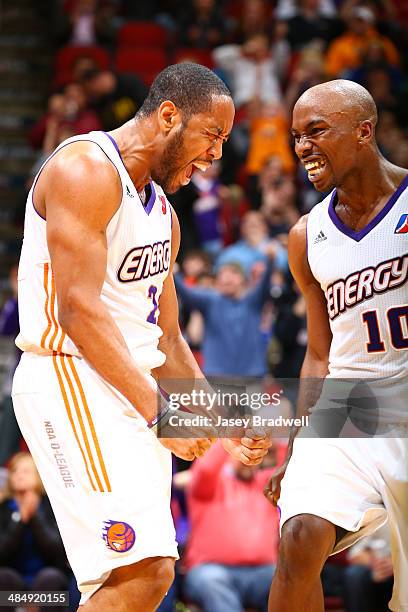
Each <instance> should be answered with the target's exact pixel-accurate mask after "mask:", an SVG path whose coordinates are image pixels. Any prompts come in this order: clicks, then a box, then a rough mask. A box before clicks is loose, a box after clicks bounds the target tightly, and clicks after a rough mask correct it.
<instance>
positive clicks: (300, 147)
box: [295, 134, 312, 159]
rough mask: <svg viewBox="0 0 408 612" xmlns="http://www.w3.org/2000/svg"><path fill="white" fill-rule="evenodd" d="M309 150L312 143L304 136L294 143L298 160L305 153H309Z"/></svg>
mask: <svg viewBox="0 0 408 612" xmlns="http://www.w3.org/2000/svg"><path fill="white" fill-rule="evenodd" d="M311 148H312V143H311V142H310V140H309V139H308V137H307V136H306V135H305V134H302V135H301V136H299V137H298V139H297V141H296V142H295V153H296V155H297V156H298V157H299V158H300V159H302V157H304V156H305V154H306V153H308V152H310V150H311Z"/></svg>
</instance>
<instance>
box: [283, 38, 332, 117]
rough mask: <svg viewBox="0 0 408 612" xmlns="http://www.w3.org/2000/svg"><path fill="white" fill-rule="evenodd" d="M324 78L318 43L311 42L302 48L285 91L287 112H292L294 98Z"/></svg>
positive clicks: (297, 97) (322, 81)
mask: <svg viewBox="0 0 408 612" xmlns="http://www.w3.org/2000/svg"><path fill="white" fill-rule="evenodd" d="M326 79H327V77H326V73H325V68H324V57H323V54H322V51H321V48H320V45H316V44H312V45H309V46H308V47H305V48H304V49H302V51H301V52H300V55H299V56H298V62H297V65H296V67H295V69H294V71H293V73H292V75H291V78H290V80H289V83H288V87H287V90H286V93H285V100H286V108H287V110H288V112H289V113H291V112H292V110H293V107H294V105H295V102H296V100H298V99H299V98H300V96H301V95H302V93H304V92H305V91H306V89H309V87H313V86H314V85H319V83H324V81H326Z"/></svg>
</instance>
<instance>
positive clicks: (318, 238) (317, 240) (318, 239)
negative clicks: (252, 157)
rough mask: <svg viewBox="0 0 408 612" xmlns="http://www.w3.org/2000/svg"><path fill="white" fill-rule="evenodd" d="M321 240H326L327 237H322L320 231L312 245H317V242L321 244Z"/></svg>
mask: <svg viewBox="0 0 408 612" xmlns="http://www.w3.org/2000/svg"><path fill="white" fill-rule="evenodd" d="M323 240H327V236H325V235H324V233H323V230H320V232H319V233H318V234H317V236H316V238H315V239H314V240H313V244H318V243H319V242H323Z"/></svg>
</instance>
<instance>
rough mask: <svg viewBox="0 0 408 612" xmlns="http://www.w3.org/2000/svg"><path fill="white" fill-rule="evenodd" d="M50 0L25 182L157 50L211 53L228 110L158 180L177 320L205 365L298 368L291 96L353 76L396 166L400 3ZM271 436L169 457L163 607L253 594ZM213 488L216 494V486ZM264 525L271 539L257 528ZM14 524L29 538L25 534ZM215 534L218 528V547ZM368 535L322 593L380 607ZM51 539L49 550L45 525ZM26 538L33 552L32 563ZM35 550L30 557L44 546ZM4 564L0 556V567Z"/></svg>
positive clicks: (247, 371) (121, 94)
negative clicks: (202, 149)
mask: <svg viewBox="0 0 408 612" xmlns="http://www.w3.org/2000/svg"><path fill="white" fill-rule="evenodd" d="M49 9H50V13H49V15H48V19H49V20H50V44H53V45H55V49H56V52H55V53H56V60H55V69H54V74H53V79H52V82H51V84H50V90H49V98H48V101H47V105H46V108H45V109H44V115H43V116H42V117H41V118H40V119H39V120H38V121H37V122H36V123H35V124H34V125H32V126H31V127H30V130H29V136H28V138H29V142H30V144H31V146H32V147H33V149H35V150H36V151H37V153H38V156H37V162H36V163H35V165H34V167H33V168H32V171H31V173H30V176H29V177H27V188H30V186H31V184H32V181H33V178H34V176H35V174H36V173H37V172H38V170H39V168H40V166H41V164H42V163H43V162H44V160H45V159H46V158H47V157H48V155H49V154H50V153H51V152H52V151H53V150H54V149H55V147H56V146H57V145H58V144H60V143H61V142H62V141H63V140H65V139H66V138H68V137H70V136H73V135H75V134H81V133H86V132H89V131H92V130H100V129H102V130H105V131H108V130H111V129H114V128H116V127H118V126H119V125H121V124H122V123H124V122H125V121H127V120H129V119H131V118H132V117H133V116H134V115H135V113H136V112H137V110H138V108H139V107H140V105H141V103H142V101H143V99H144V97H145V95H146V92H147V91H148V87H149V85H150V84H151V82H152V80H153V78H154V76H155V74H156V73H157V72H158V71H159V70H160V69H162V68H164V67H165V66H166V65H167V64H169V63H174V62H178V61H197V62H199V63H203V64H205V65H207V66H208V67H210V68H212V69H213V70H214V71H215V72H216V73H217V74H218V75H219V76H220V77H221V78H222V79H223V80H224V81H225V82H226V83H227V85H228V87H229V88H230V90H231V93H232V96H233V99H234V102H235V106H236V119H235V125H234V128H233V131H232V134H231V137H230V139H229V141H228V142H227V143H226V144H225V145H224V152H223V158H222V160H221V161H220V162H216V163H214V164H213V166H212V167H211V169H209V170H208V171H207V172H206V173H202V172H200V171H199V170H197V171H196V172H195V173H194V174H193V176H192V179H191V182H190V184H189V185H188V186H187V187H184V188H183V189H182V190H180V191H179V192H178V193H177V194H174V195H173V196H170V200H171V202H172V204H173V205H174V208H175V210H176V211H177V214H178V216H179V219H180V225H181V231H182V240H181V248H180V255H179V260H178V270H177V273H176V276H175V282H176V287H177V290H178V294H179V298H180V321H181V325H182V329H183V333H184V334H185V336H186V338H187V340H188V342H189V344H190V346H191V347H192V349H193V351H194V354H195V355H196V358H197V360H198V362H199V363H200V365H201V366H202V368H203V370H204V372H205V373H206V374H207V375H208V376H216V377H228V378H234V377H240V378H241V379H242V378H245V379H255V378H257V379H262V380H263V381H264V382H263V384H265V385H273V381H274V380H275V379H276V378H286V379H290V378H296V377H297V376H298V375H299V371H300V367H301V363H302V359H303V356H304V351H305V347H306V342H307V337H306V329H305V306H304V301H303V298H302V297H301V296H300V294H299V292H298V290H297V288H296V286H295V284H294V282H293V279H292V277H291V274H290V271H289V268H288V261H287V237H288V231H289V229H290V228H291V227H292V226H293V225H294V223H295V222H296V221H297V219H298V218H299V217H300V216H301V215H303V214H305V213H307V212H308V211H309V210H310V209H311V208H312V207H313V206H314V205H315V204H316V203H317V202H318V201H319V200H320V199H321V197H322V196H321V194H318V193H317V192H316V191H315V190H314V189H313V187H312V186H311V185H310V183H309V182H308V180H307V175H306V173H305V170H304V169H303V167H302V166H300V165H299V164H298V163H297V161H296V159H295V157H294V154H293V147H292V143H291V137H290V116H291V111H292V108H293V105H294V103H295V102H296V100H297V98H298V97H299V96H300V95H301V94H302V93H303V92H304V91H305V90H306V89H307V88H309V87H310V86H313V85H316V84H318V83H323V82H324V81H326V80H330V79H334V78H347V79H351V80H354V81H356V82H358V83H360V84H362V85H363V86H365V87H366V88H367V89H368V90H369V91H370V92H371V94H372V96H373V98H374V100H375V102H376V104H377V107H378V110H379V122H378V126H377V138H378V143H379V146H380V148H381V151H382V152H383V153H384V155H385V156H386V157H387V158H388V159H390V160H391V161H392V162H394V163H396V164H398V165H400V166H404V167H407V166H408V78H407V76H406V70H405V69H406V67H407V61H408V27H407V25H408V8H407V4H406V2H405V1H404V0H362V1H361V0H344V1H340V0H276V1H274V0H271V1H268V0H190V2H183V1H182V0H163V1H161V0H149V1H146V2H139V1H138V2H136V1H132V0H64V1H62V0H60V2H51V3H49ZM10 278H11V283H10V286H11V290H10V293H11V294H12V295H11V296H10V299H9V300H8V301H7V302H6V303H5V304H4V306H3V312H2V315H1V317H0V333H1V334H2V335H15V334H16V332H17V326H18V323H17V318H16V313H17V302H16V295H15V269H13V270H12V271H11V275H10ZM10 367H11V370H12V369H13V367H14V364H11V366H10ZM288 395H289V397H290V393H288ZM3 396H4V399H3V408H2V411H1V415H0V419H2V420H1V424H2V426H1V431H2V433H1V434H0V454H1V457H0V459H1V461H0V463H1V464H2V465H6V464H7V462H8V461H9V459H10V457H11V455H12V453H13V451H17V450H18V449H19V448H21V445H22V443H21V441H19V437H18V430H17V429H16V424H15V422H13V417H12V410H11V406H10V399H9V388H6V389H5V390H4V392H3ZM290 399H291V400H292V404H293V402H294V398H293V397H290ZM281 446H282V445H281V444H280V443H277V444H275V445H274V447H273V449H272V451H271V453H270V456H269V458H268V460H267V461H266V463H265V465H264V466H261V468H260V469H253V470H251V469H249V468H248V469H245V468H242V467H239V466H237V465H233V464H232V463H231V462H230V461H229V460H228V459H227V457H226V456H225V454H224V452H223V451H222V449H221V448H219V447H217V446H216V447H214V448H213V449H212V450H211V452H210V453H208V456H207V457H206V458H203V459H201V460H199V461H197V462H196V464H195V465H194V466H193V468H192V469H190V470H188V471H186V472H180V465H177V467H176V468H175V469H176V472H178V473H177V474H176V476H175V494H174V498H173V510H174V516H175V519H176V525H177V529H178V532H179V533H178V535H179V541H181V543H182V548H183V546H185V548H186V549H187V552H186V555H183V556H182V562H181V563H180V564H179V572H178V577H177V580H176V582H175V585H174V588H173V589H172V592H171V593H170V594H169V596H168V598H167V602H166V603H164V604H163V608H162V609H163V610H164V609H168V610H171V609H173V607H172V606H173V605H174V602H175V601H176V600H177V598H179V597H184V601H187V602H188V601H190V602H195V603H196V604H198V605H199V606H201V608H202V609H203V610H205V611H206V610H209V611H211V612H217V611H218V610H220V612H222V611H223V610H225V611H226V610H228V612H233V611H234V610H241V609H242V606H250V607H252V608H257V609H259V610H263V609H266V607H265V606H266V597H267V591H268V588H267V587H268V585H269V583H270V580H271V577H272V574H273V566H274V563H275V562H276V557H277V548H278V527H277V524H278V521H277V516H276V511H275V510H274V509H273V508H272V507H271V506H269V505H268V502H267V501H266V500H265V499H263V497H262V482H266V481H265V479H266V477H267V476H268V474H269V475H270V473H271V469H272V468H273V466H276V465H277V464H278V463H279V461H280V459H279V457H280V455H281V450H282V448H281ZM12 465H14V464H10V467H11V470H12V469H13V468H12ZM183 467H186V466H183ZM223 488H225V490H226V491H228V495H227V494H226V495H225V496H224V495H223V494H221V493H220V491H221V490H222V489H223ZM8 491H9V493H8V497H7V495H6V493H4V495H5V499H9V500H11V499H13V500H14V501H9V502H7V504H8V505H7V504H6V505H7V509H6V507H4V508H3V506H4V504H5V503H6V502H5V501H3V506H2V505H0V520H2V518H1V517H2V515H1V512H3V515H4V516H3V518H4V520H6V519H7V520H10V521H11V520H12V516H13V512H14V511H15V510H16V508H17V510H18V507H19V504H20V502H19V498H18V496H17V497H14V498H13V497H12V496H11V494H10V490H9V489H8ZM38 495H39V493H38ZM38 495H37V497H38ZM41 495H43V493H41ZM228 496H231V499H230V502H231V503H232V504H233V505H234V506H235V517H237V516H238V517H239V521H235V522H234V519H233V516H231V520H230V519H228V525H229V526H230V528H231V532H230V533H231V534H232V535H231V537H230V538H229V539H228V536H227V535H226V531H227V530H226V528H224V527H225V525H226V519H225V520H224V523H223V526H222V534H221V533H220V531H219V527H220V526H219V524H218V523H219V516H220V515H222V516H224V517H225V516H226V515H228V512H229V510H228V503H227V502H228V499H229V497H228ZM20 497H21V496H20ZM226 500H227V501H226ZM37 502H38V499H37ZM225 504H226V506H225ZM34 506H35V509H36V510H37V509H38V512H39V513H40V514H41V516H42V517H44V516H46V514H44V512H45V513H47V512H48V507H47V508H46V507H45V505H44V504H42V502H41V504H40V503H39V502H38V503H37V504H34V502H33V507H34ZM42 506H44V508H45V509H42ZM224 506H225V507H224ZM2 508H3V510H2ZM253 512H258V513H259V517H258V518H254V515H253ZM20 514H23V513H22V512H21V509H20ZM30 521H31V517H30V518H28V519H27V521H23V522H24V524H29V525H31V524H32V521H31V522H30ZM254 523H256V527H257V529H255V531H254V532H253V533H252V532H251V529H252V530H253V529H254ZM33 525H34V526H33V527H32V529H37V530H38V529H40V527H39V526H38V525H37V524H35V521H34V523H33ZM50 529H51V527H50ZM239 532H241V535H240V536H239ZM249 532H251V533H252V535H251V537H250V538H249V536H248V533H249ZM265 533H268V534H269V536H268V538H269V539H268V541H269V544H270V546H269V548H268V547H265V545H264V544H265V541H266V540H265V539H264V540H262V538H263V535H261V534H265ZM187 534H188V537H187ZM203 534H204V535H203ZM21 537H23V536H21ZM24 537H25V540H24V541H25V543H26V545H28V544H30V546H31V549H30V551H31V553H33V545H34V540H33V535H30V536H28V535H27V534H26V535H25V536H24ZM221 537H222V538H223V539H225V538H227V540H228V541H227V540H225V542H224V546H222V547H220V546H216V545H215V544H216V543H217V542H219V539H220V538H221ZM265 537H266V536H265ZM257 538H260V541H259V543H258V544H256V545H255V544H254V542H257ZM384 538H385V539H384ZM384 538H382V539H381V541H382V542H384V541H386V538H387V536H386V535H385V536H384ZM261 540H262V541H261ZM376 541H377V544H376V545H375V546H374V545H373V546H371V545H370V543H369V542H367V543H366V545H365V546H362V547H360V549H358V550H354V551H352V553H350V554H348V555H343V556H341V557H340V559H337V561H336V562H335V563H332V564H328V565H327V566H326V568H325V572H324V584H325V593H326V595H327V597H329V596H335V597H340V598H341V600H342V601H343V605H344V606H346V608H345V609H347V610H348V611H350V612H357V611H358V612H365V610H367V611H369V610H376V609H379V610H385V609H387V608H386V604H385V603H384V602H386V601H387V596H388V593H389V590H390V585H391V582H392V567H391V566H390V561H389V552H386V553H384V554H382V556H381V557H380V555H378V554H377V555H376V554H375V549H376V546H377V549H378V538H377V540H376ZM203 542H205V544H206V545H205V546H203ZM374 543H375V542H374ZM55 546H56V548H55V551H54V552H55V554H56V557H55V558H57V557H58V555H57V552H58V551H59V550H60V549H59V548H58V547H59V546H60V543H59V542H57V540H56V542H55ZM385 549H386V551H388V547H387V545H386V546H385ZM4 550H5V548H4V546H3V544H2V540H1V537H0V566H3V565H4V566H8V564H9V562H10V564H11V566H10V567H11V569H10V568H9V570H10V571H14V572H15V573H16V572H17V573H18V574H19V578H18V579H20V578H21V579H22V580H23V581H24V580H26V581H27V580H28V579H27V578H26V576H25V574H24V571H25V570H24V568H23V566H22V565H21V563H20V561H21V559H17V561H16V560H15V559H14V557H13V558H12V559H11V557H10V559H11V561H10V559H9V558H8V557H7V555H6V554H5V553H4V554H3V553H2V551H3V552H4ZM44 551H45V549H44ZM44 551H41V553H42V552H44ZM217 551H218V552H217ZM45 552H46V551H45ZM383 552H384V551H383ZM10 554H11V553H10ZM33 554H34V553H33ZM39 554H40V553H39V551H35V554H34V558H35V559H36V560H37V561H36V562H37V565H34V566H33V567H35V568H37V569H38V568H39V567H40V565H38V557H39ZM45 557H47V555H45V556H44V560H43V566H41V567H42V568H43V567H46V562H47V563H48V562H49V559H48V558H45ZM380 558H381V560H382V561H381V563H382V565H381V563H380V561H379V559H380ZM57 560H58V559H57ZM13 564H14V565H13ZM54 565H55V566H56V567H54V569H53V570H52V571H53V572H54V573H52V572H51V574H50V576H49V577H51V578H53V579H57V578H59V579H61V580H64V579H65V581H69V579H70V575H69V572H68V570H67V566H66V565H65V566H64V564H61V560H60V559H59V560H58V563H57V562H55V563H54ZM57 566H58V567H57ZM380 566H381V567H380ZM58 568H60V569H58ZM61 568H62V569H61ZM356 568H358V569H356ZM23 570H24V571H23ZM54 570H55V571H54ZM252 570H255V573H252ZM30 571H31V570H30ZM61 571H62V574H61ZM58 572H59V573H58ZM4 575H7V574H4V573H3V574H1V568H0V581H1V579H2V576H3V578H4ZM9 575H10V574H9ZM181 576H182V578H181ZM40 577H41V576H40ZM14 578H16V577H15V575H14ZM29 580H31V578H30V579H29ZM66 583H68V582H66ZM255 583H256V584H257V585H258V586H257V588H256V589H255V588H254V586H253V585H254V584H255ZM61 584H62V583H61ZM265 585H266V586H265ZM64 588H65V587H64ZM368 593H370V595H367V594H368ZM370 597H374V600H375V602H376V603H375V604H372V603H369V602H370V601H371V600H370V599H369V598H370ZM257 598H258V599H257ZM74 599H75V598H74ZM179 605H180V606H181V605H182V604H179ZM374 605H376V606H377V607H373V606H374ZM166 606H167V607H166ZM179 609H182V608H180V607H179Z"/></svg>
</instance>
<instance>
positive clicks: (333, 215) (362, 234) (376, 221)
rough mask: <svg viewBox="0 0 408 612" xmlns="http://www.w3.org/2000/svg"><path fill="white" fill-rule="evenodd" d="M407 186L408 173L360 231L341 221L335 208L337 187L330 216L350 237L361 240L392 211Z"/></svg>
mask: <svg viewBox="0 0 408 612" xmlns="http://www.w3.org/2000/svg"><path fill="white" fill-rule="evenodd" d="M407 187H408V174H407V175H406V176H405V178H404V179H403V180H402V182H401V184H400V185H399V186H398V187H397V189H396V190H395V191H394V193H393V194H392V196H391V197H390V198H389V200H388V201H387V203H386V204H385V206H384V207H383V208H382V209H381V210H380V212H379V213H378V214H377V215H376V216H375V217H374V218H373V219H371V221H370V222H369V223H367V225H366V226H365V227H363V228H362V229H361V230H358V231H355V230H352V229H351V228H350V227H348V226H347V225H345V224H344V223H343V221H341V219H340V218H339V217H338V216H337V213H336V210H335V204H336V201H337V191H336V189H335V190H334V191H333V193H332V197H331V199H330V204H329V217H330V219H331V220H332V221H333V223H334V225H335V226H336V227H337V229H338V230H339V231H340V232H342V233H343V234H345V235H346V236H348V237H349V238H352V239H353V240H355V241H356V242H360V240H362V239H363V238H364V237H365V236H367V234H369V233H370V232H371V230H372V229H374V228H375V227H376V226H377V225H378V224H379V223H380V222H381V221H382V220H383V219H384V217H385V216H386V215H387V214H388V213H389V212H390V210H391V208H392V207H393V206H394V204H395V202H396V201H397V200H398V198H399V197H400V195H401V194H402V192H403V191H404V190H405V189H406V188H407Z"/></svg>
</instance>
